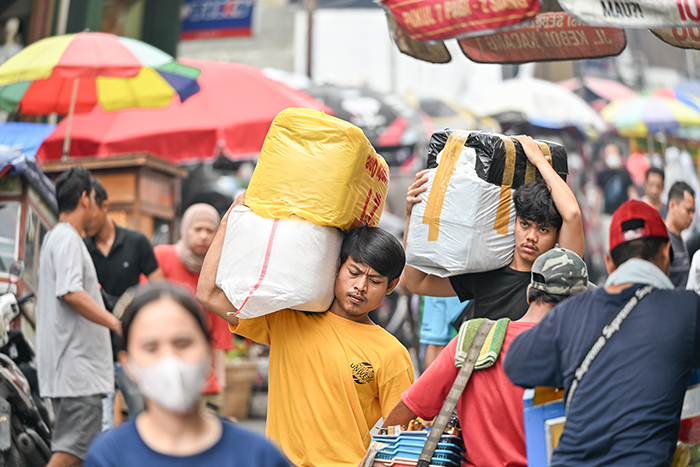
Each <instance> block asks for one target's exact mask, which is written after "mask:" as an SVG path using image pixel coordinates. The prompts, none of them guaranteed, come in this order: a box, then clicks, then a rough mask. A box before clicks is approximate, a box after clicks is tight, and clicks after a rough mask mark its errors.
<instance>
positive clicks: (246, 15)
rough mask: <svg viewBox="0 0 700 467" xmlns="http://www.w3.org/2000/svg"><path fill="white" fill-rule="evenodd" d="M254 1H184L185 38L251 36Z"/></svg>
mask: <svg viewBox="0 0 700 467" xmlns="http://www.w3.org/2000/svg"><path fill="white" fill-rule="evenodd" d="M253 4H254V0H183V3H182V18H183V19H182V34H181V36H180V38H181V39H207V38H214V37H230V36H250V35H251V34H252V28H251V25H252V20H253Z"/></svg>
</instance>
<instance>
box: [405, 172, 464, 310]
mask: <svg viewBox="0 0 700 467" xmlns="http://www.w3.org/2000/svg"><path fill="white" fill-rule="evenodd" d="M427 181H428V171H427V170H421V171H420V172H418V173H417V174H416V178H415V180H414V181H413V184H412V185H411V186H410V187H408V193H407V194H406V229H405V230H404V233H403V248H404V250H405V249H406V239H407V238H408V226H409V224H410V223H411V210H412V209H413V205H414V204H417V203H420V202H421V201H422V199H423V198H421V196H420V195H421V193H424V192H425V191H426V190H427V189H428V188H427V187H425V186H423V185H425V183H426V182H427ZM403 276H404V279H405V281H406V286H407V287H408V290H410V291H411V292H413V293H414V294H418V295H430V296H433V297H454V296H455V295H457V294H456V293H455V291H454V289H453V288H452V284H451V283H450V279H449V278H447V277H438V276H434V275H432V274H426V273H424V272H423V271H419V270H418V269H416V268H414V267H412V266H409V265H406V268H405V269H404V273H403Z"/></svg>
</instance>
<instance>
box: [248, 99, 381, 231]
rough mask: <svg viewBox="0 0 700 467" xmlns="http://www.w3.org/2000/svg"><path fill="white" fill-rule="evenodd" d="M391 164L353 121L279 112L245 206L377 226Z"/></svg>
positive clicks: (342, 225) (272, 214)
mask: <svg viewBox="0 0 700 467" xmlns="http://www.w3.org/2000/svg"><path fill="white" fill-rule="evenodd" d="M388 185H389V167H388V166H387V164H386V162H385V161H384V159H383V158H382V157H381V156H379V155H377V153H376V152H375V150H374V148H373V147H372V145H371V144H370V143H369V140H368V139H367V138H366V137H365V135H364V134H363V133H362V130H360V129H359V128H358V127H356V126H355V125H353V124H351V123H348V122H346V121H344V120H340V119H338V118H335V117H331V116H329V115H326V114H325V113H323V112H318V111H316V110H308V109H286V110H283V111H282V112H280V113H279V114H278V115H277V117H275V120H274V121H273V122H272V126H270V131H269V132H268V134H267V136H266V137H265V143H264V144H263V147H262V150H261V152H260V158H259V159H258V165H257V167H256V168H255V171H254V172H253V177H252V179H251V180H250V185H249V187H248V190H247V191H246V205H247V206H250V208H251V209H253V211H255V212H256V213H257V214H259V215H261V216H263V217H267V218H276V219H285V218H288V217H289V216H291V215H297V216H299V217H302V218H304V219H306V220H308V221H311V222H313V223H314V224H317V225H325V226H330V227H337V228H339V229H342V230H350V229H352V228H354V227H357V226H358V225H360V224H366V225H369V226H376V225H377V223H378V222H379V217H380V216H381V214H382V209H383V206H384V200H385V198H386V191H387V187H388Z"/></svg>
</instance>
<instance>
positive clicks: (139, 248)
mask: <svg viewBox="0 0 700 467" xmlns="http://www.w3.org/2000/svg"><path fill="white" fill-rule="evenodd" d="M114 227H115V230H116V231H115V235H114V244H113V245H112V249H111V250H110V251H109V255H107V256H106V257H105V256H104V255H103V254H102V252H101V251H100V250H99V248H97V246H96V245H95V241H94V240H93V238H92V237H85V238H84V240H85V246H87V249H88V252H90V256H92V261H93V262H94V263H95V270H96V271H97V278H98V279H99V281H100V284H102V288H103V289H104V290H105V292H107V293H108V294H109V295H111V296H113V297H116V298H117V299H118V298H119V297H120V296H121V295H122V294H123V293H124V292H125V291H126V289H128V288H129V287H133V286H135V285H138V284H139V281H140V280H141V274H144V275H145V276H148V275H149V274H151V273H152V272H153V271H155V270H156V269H158V261H156V256H155V255H154V254H153V246H152V245H151V242H150V241H148V238H146V236H145V235H144V234H142V233H141V232H136V231H135V230H129V229H123V228H121V227H119V226H117V225H115V226H114Z"/></svg>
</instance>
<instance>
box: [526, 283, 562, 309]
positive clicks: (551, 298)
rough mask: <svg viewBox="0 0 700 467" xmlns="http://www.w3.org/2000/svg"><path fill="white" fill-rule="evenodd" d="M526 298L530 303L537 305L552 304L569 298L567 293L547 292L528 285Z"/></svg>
mask: <svg viewBox="0 0 700 467" xmlns="http://www.w3.org/2000/svg"><path fill="white" fill-rule="evenodd" d="M527 298H528V300H529V302H530V303H537V304H539V305H544V304H545V303H549V304H551V305H552V306H554V305H557V304H559V303H561V302H563V301H564V300H566V299H567V298H569V295H559V294H554V293H549V292H545V291H543V290H540V289H536V288H534V287H530V290H529V291H528V292H527Z"/></svg>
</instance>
